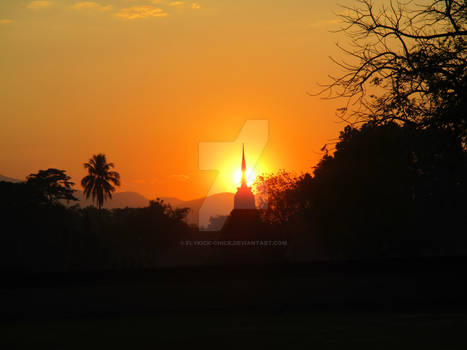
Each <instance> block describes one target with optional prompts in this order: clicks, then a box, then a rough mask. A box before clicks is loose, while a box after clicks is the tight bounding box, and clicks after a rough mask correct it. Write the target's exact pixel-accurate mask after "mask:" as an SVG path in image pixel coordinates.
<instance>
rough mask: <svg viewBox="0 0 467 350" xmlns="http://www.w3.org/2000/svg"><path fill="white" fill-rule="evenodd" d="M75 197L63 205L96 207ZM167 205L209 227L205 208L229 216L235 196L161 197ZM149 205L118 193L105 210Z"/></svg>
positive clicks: (78, 193) (135, 196)
mask: <svg viewBox="0 0 467 350" xmlns="http://www.w3.org/2000/svg"><path fill="white" fill-rule="evenodd" d="M0 181H7V182H22V181H24V180H19V179H14V178H11V177H8V176H4V175H0ZM74 196H75V197H76V198H77V199H78V201H77V202H69V203H63V204H65V205H66V206H71V205H75V204H79V205H80V206H81V208H85V207H87V206H90V205H94V203H93V202H92V200H91V198H88V199H86V198H85V197H84V193H83V191H80V190H77V191H76V192H75V193H74ZM160 199H162V200H163V201H164V202H165V203H167V204H170V205H171V206H172V207H175V208H189V209H190V212H189V214H188V216H187V218H186V221H187V222H188V223H189V224H196V225H198V224H201V225H203V226H207V225H208V224H209V222H207V221H206V222H201V223H199V222H198V221H199V220H198V213H199V210H200V208H201V206H203V203H204V210H205V211H206V213H207V214H208V215H207V217H208V218H209V217H211V216H216V215H229V214H230V211H231V210H232V208H233V199H234V194H233V193H230V192H223V193H216V194H213V195H211V196H207V197H202V198H197V199H192V200H188V201H184V200H181V199H178V198H176V197H160ZM148 204H149V199H148V198H146V197H145V196H143V195H142V194H140V193H138V192H130V191H128V192H116V193H114V194H113V195H112V199H109V200H108V201H106V202H105V203H104V206H103V207H104V208H105V209H116V208H126V207H130V208H142V207H146V206H148Z"/></svg>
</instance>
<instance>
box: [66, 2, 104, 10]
mask: <svg viewBox="0 0 467 350" xmlns="http://www.w3.org/2000/svg"><path fill="white" fill-rule="evenodd" d="M71 8H73V9H75V10H85V9H96V10H101V11H107V10H110V9H111V8H112V6H110V5H107V6H104V5H101V4H98V3H97V2H94V1H81V2H77V3H75V4H73V5H71Z"/></svg>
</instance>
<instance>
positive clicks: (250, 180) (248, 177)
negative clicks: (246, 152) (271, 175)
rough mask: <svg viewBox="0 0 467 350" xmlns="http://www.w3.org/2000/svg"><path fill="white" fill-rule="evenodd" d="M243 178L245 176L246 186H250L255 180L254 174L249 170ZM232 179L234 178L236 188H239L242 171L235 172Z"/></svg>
mask: <svg viewBox="0 0 467 350" xmlns="http://www.w3.org/2000/svg"><path fill="white" fill-rule="evenodd" d="M245 176H246V184H247V185H248V186H251V185H252V184H253V182H254V181H255V180H256V173H255V172H254V171H253V170H251V169H247V170H246V172H245ZM233 178H234V181H235V184H236V185H237V186H240V182H241V180H242V171H241V170H240V169H238V170H237V171H235V173H234V176H233Z"/></svg>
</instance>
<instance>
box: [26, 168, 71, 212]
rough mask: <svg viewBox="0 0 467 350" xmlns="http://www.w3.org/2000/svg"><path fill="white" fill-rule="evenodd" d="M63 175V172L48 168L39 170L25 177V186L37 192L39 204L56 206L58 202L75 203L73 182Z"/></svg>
mask: <svg viewBox="0 0 467 350" xmlns="http://www.w3.org/2000/svg"><path fill="white" fill-rule="evenodd" d="M70 179H71V178H70V177H69V176H68V175H66V174H65V170H59V169H54V168H49V169H47V170H39V172H38V173H37V174H30V175H29V176H28V177H27V184H28V185H29V186H32V187H33V188H35V190H36V191H37V193H38V195H39V196H40V197H41V198H38V201H39V202H43V203H51V204H57V203H58V201H59V200H66V201H70V200H73V201H76V200H77V199H76V198H75V197H74V196H73V192H75V191H76V190H73V189H72V187H73V185H74V183H73V182H71V181H70Z"/></svg>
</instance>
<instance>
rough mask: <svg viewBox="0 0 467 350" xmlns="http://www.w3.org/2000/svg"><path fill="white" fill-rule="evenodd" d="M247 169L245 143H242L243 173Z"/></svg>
mask: <svg viewBox="0 0 467 350" xmlns="http://www.w3.org/2000/svg"><path fill="white" fill-rule="evenodd" d="M245 171H246V163H245V144H243V143H242V173H245Z"/></svg>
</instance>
